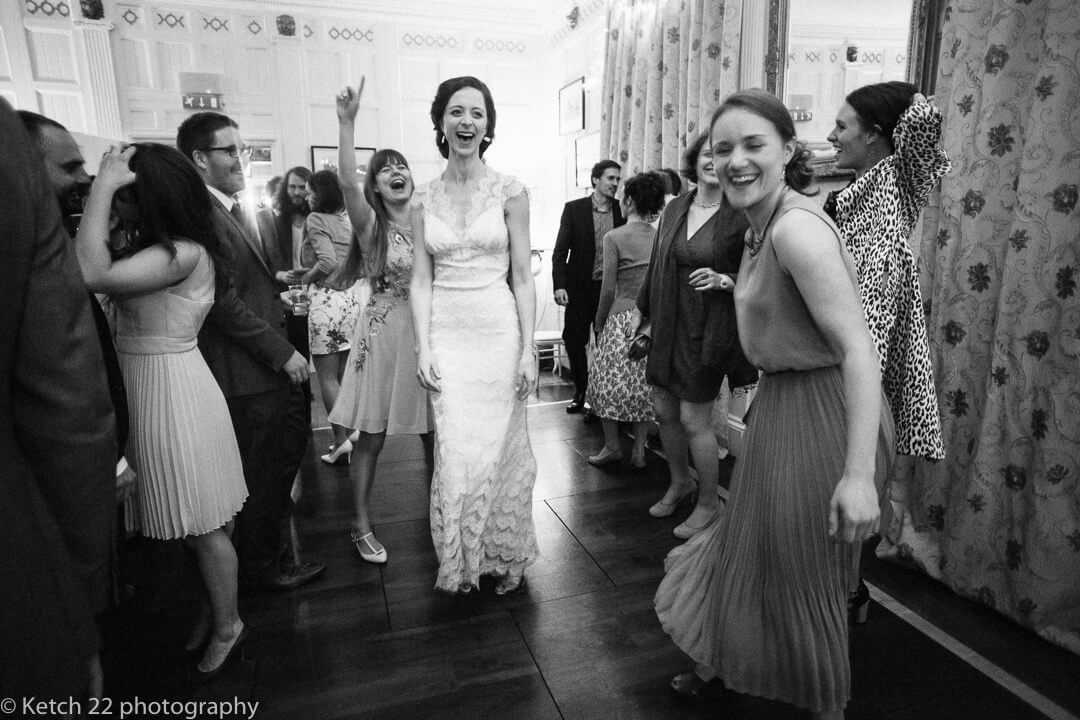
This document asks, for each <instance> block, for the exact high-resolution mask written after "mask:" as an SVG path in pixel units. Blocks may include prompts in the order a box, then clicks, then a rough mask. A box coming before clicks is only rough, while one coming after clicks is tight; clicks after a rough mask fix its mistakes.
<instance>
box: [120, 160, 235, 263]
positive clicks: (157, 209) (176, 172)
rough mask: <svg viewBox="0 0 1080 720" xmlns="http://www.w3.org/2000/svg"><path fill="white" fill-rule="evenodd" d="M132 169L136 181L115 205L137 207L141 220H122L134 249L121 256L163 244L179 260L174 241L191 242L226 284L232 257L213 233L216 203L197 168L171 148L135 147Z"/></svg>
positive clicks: (123, 189)
mask: <svg viewBox="0 0 1080 720" xmlns="http://www.w3.org/2000/svg"><path fill="white" fill-rule="evenodd" d="M128 167H129V168H130V169H131V171H132V172H134V173H135V182H134V183H132V184H131V185H129V186H128V187H125V188H122V189H121V190H119V191H118V192H117V194H116V197H115V198H114V204H115V203H118V202H119V203H121V204H123V203H126V204H129V205H134V206H135V207H136V208H138V210H137V215H138V217H137V218H131V219H128V220H121V223H122V224H127V225H128V226H129V229H130V230H131V232H128V233H127V235H128V238H129V240H130V245H129V246H128V247H127V248H125V249H123V250H122V253H123V254H125V255H133V254H135V253H136V252H138V251H139V250H143V249H144V248H148V247H151V246H153V245H161V246H163V247H164V248H165V249H166V250H168V251H169V253H170V254H171V255H173V256H174V257H175V256H176V242H175V241H176V240H178V239H181V240H183V239H186V240H191V241H192V242H195V243H198V244H199V245H202V246H203V247H204V248H206V251H207V252H208V253H209V254H210V257H211V258H212V259H213V261H214V273H215V275H216V276H217V277H218V279H219V280H222V281H226V280H227V279H228V277H229V272H230V258H231V254H230V253H229V249H228V246H227V245H226V244H225V243H224V242H222V240H221V239H220V238H219V237H218V235H217V232H216V231H215V230H214V220H213V218H214V213H213V205H212V202H213V201H212V200H211V199H210V192H209V191H208V190H207V189H206V183H204V182H203V180H202V178H201V177H200V176H199V173H198V172H197V171H196V170H195V166H194V165H192V164H191V162H190V161H188V159H187V158H185V157H184V156H183V155H182V154H181V153H180V151H179V150H176V149H174V148H171V147H169V146H168V145H161V144H159V143H135V154H134V155H133V156H132V157H131V160H130V162H129V163H128Z"/></svg>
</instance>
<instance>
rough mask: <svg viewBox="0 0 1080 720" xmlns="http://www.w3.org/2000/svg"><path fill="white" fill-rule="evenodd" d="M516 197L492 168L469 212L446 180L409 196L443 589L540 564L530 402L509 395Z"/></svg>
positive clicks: (514, 346)
mask: <svg viewBox="0 0 1080 720" xmlns="http://www.w3.org/2000/svg"><path fill="white" fill-rule="evenodd" d="M523 192H525V188H524V186H523V185H522V184H521V183H520V182H518V181H517V180H515V179H514V178H511V177H508V176H505V175H500V174H499V173H496V172H495V171H493V170H491V169H487V174H486V176H484V177H483V178H481V179H480V182H479V186H478V188H477V189H476V191H475V192H474V194H473V196H472V206H471V208H469V209H468V211H467V212H466V213H465V214H464V215H462V213H461V212H460V211H459V210H458V209H456V208H455V207H454V206H453V205H452V203H451V202H450V199H449V198H448V197H447V195H446V191H445V187H444V185H443V182H442V180H435V181H433V182H432V183H430V184H429V185H427V186H425V187H422V188H420V189H418V190H417V192H416V196H415V201H416V202H418V203H419V204H420V205H421V206H422V207H423V209H424V226H425V237H424V243H425V245H426V248H427V251H428V252H429V253H431V255H432V257H433V258H434V261H435V272H434V279H433V282H432V300H431V335H430V342H431V352H432V355H433V357H434V359H435V362H436V363H437V364H438V368H439V372H440V374H441V380H440V384H441V387H442V392H439V393H432V406H433V409H434V413H435V442H436V445H435V447H436V450H435V475H434V478H433V479H432V483H431V537H432V540H433V541H434V544H435V553H436V555H437V557H438V560H439V574H438V578H437V579H436V582H435V587H436V589H439V590H446V591H451V592H453V591H456V590H458V588H459V587H460V586H461V585H462V584H464V583H468V584H469V585H472V586H477V585H478V584H479V580H480V576H481V575H485V574H504V573H507V572H513V573H520V572H523V571H524V569H525V567H526V566H528V565H530V564H531V563H532V562H533V561H534V560H535V558H536V555H537V546H536V532H535V528H534V526H533V517H532V490H533V484H534V482H535V481H536V460H535V459H534V458H533V454H532V449H531V448H530V447H529V438H528V434H527V432H526V427H525V402H524V401H523V400H519V399H518V397H517V393H516V392H515V390H514V384H515V379H516V378H515V376H516V374H517V370H518V361H519V360H520V358H521V351H522V344H521V331H520V327H519V325H518V316H517V308H516V304H515V302H514V295H513V293H512V292H511V288H510V285H509V284H508V283H507V274H508V272H509V269H510V242H509V236H508V234H507V229H506V222H505V218H504V214H503V213H504V206H505V204H506V201H507V200H509V199H510V198H513V197H516V196H518V195H520V194H521V193H523Z"/></svg>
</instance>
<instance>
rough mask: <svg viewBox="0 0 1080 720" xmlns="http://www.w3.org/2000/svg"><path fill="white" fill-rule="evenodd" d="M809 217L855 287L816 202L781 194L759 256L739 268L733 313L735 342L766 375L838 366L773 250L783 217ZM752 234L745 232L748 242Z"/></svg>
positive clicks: (847, 259) (850, 265)
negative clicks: (826, 235) (823, 228)
mask: <svg viewBox="0 0 1080 720" xmlns="http://www.w3.org/2000/svg"><path fill="white" fill-rule="evenodd" d="M792 211H795V212H808V213H810V214H812V215H814V216H815V217H817V218H820V219H821V221H822V222H824V223H825V224H827V225H828V226H829V229H830V230H832V232H833V234H834V235H835V237H836V252H837V253H839V254H840V255H841V256H842V259H843V262H844V265H845V267H846V268H847V273H848V277H849V280H850V282H851V287H852V291H853V292H854V293H855V294H856V296H858V292H859V284H858V277H857V275H856V272H855V264H854V262H853V261H852V259H851V254H850V253H848V251H847V249H846V248H845V247H844V243H843V240H841V238H840V233H839V231H838V230H837V229H836V225H834V224H833V221H832V220H831V219H829V216H828V215H826V214H825V212H824V211H823V210H822V209H821V208H820V207H819V206H818V205H817V203H816V202H814V201H813V200H811V199H810V198H808V197H806V196H805V195H801V194H799V193H797V192H795V191H793V190H790V189H787V190H785V193H784V197H783V198H782V199H781V201H780V207H779V208H778V209H777V211H776V215H775V217H774V219H773V221H772V222H771V223H769V227H768V228H767V229H766V231H765V238H764V240H763V241H762V243H761V247H760V248H759V249H758V251H757V252H756V253H755V252H752V251H751V250H750V249H747V251H746V252H744V253H743V256H742V264H741V265H740V266H739V281H738V283H736V285H735V314H736V318H737V320H738V326H739V339H740V341H741V342H742V347H743V352H744V353H745V354H746V357H747V359H749V360H750V362H751V363H753V364H754V365H755V366H756V367H758V368H760V369H761V370H763V371H765V372H785V371H789V370H813V369H815V368H822V367H832V366H834V365H839V364H840V354H839V352H838V351H837V349H835V348H833V347H831V346H830V345H829V343H828V341H827V340H826V338H825V336H824V335H823V334H822V333H821V331H820V330H819V329H818V326H817V323H815V322H814V318H813V316H812V315H811V314H810V309H809V308H808V307H807V306H806V302H805V301H804V300H803V297H802V294H801V293H800V292H799V289H798V287H797V286H796V285H795V281H794V279H792V277H791V274H790V273H789V272H788V271H787V269H785V268H784V266H783V265H782V264H781V263H780V259H779V258H778V257H777V256H776V248H775V247H774V246H773V237H772V233H773V228H775V227H776V223H777V221H778V220H779V219H780V218H781V217H782V216H783V215H784V214H786V213H788V212H792ZM752 232H753V231H752V230H747V238H748V239H749V238H750V237H751V233H752Z"/></svg>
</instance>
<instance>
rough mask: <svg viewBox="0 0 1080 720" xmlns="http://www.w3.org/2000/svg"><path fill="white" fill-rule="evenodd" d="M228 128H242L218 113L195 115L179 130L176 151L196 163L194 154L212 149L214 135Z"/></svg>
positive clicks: (182, 124) (183, 123)
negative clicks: (197, 151)
mask: <svg viewBox="0 0 1080 720" xmlns="http://www.w3.org/2000/svg"><path fill="white" fill-rule="evenodd" d="M226 127H233V128H239V127H240V126H239V125H237V124H236V121H235V120H233V119H232V118H230V117H229V116H228V115H222V114H221V113H216V112H200V113H195V114H194V115H192V116H191V117H189V118H188V119H187V120H185V121H184V122H182V123H180V127H179V128H177V130H176V149H177V150H179V151H180V152H181V153H183V155H184V157H186V158H187V159H188V160H191V161H192V162H194V161H195V160H194V152H195V151H196V150H205V149H206V148H208V147H210V143H212V142H214V133H216V132H217V131H218V130H220V129H221V128H226Z"/></svg>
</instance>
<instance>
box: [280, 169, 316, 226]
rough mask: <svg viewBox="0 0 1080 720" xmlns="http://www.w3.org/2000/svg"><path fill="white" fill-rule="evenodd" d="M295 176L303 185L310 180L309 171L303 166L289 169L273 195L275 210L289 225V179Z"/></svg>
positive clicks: (291, 205)
mask: <svg viewBox="0 0 1080 720" xmlns="http://www.w3.org/2000/svg"><path fill="white" fill-rule="evenodd" d="M292 175H296V176H297V177H298V178H300V179H301V180H303V181H304V182H305V183H306V182H307V181H308V180H310V179H311V171H310V170H308V169H307V168H306V167H304V166H303V165H297V166H296V167H291V168H289V171H288V172H286V173H285V175H283V176H282V178H281V182H280V183H278V187H277V191H276V192H275V193H274V201H275V202H276V203H277V210H278V212H279V213H281V214H282V216H285V219H286V220H288V222H289V223H292V214H293V204H292V199H291V198H290V197H289V177H290V176H292Z"/></svg>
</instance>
